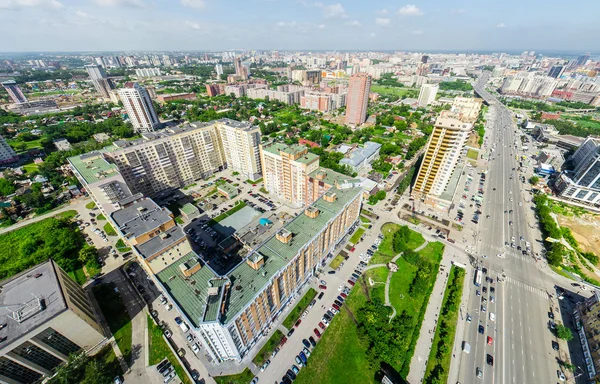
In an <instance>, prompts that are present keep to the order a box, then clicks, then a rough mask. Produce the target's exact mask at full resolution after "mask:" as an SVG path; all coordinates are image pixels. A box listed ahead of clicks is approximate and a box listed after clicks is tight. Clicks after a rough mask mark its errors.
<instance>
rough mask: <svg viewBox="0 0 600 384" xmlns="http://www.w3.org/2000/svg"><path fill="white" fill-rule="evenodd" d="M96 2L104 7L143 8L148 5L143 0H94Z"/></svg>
mask: <svg viewBox="0 0 600 384" xmlns="http://www.w3.org/2000/svg"><path fill="white" fill-rule="evenodd" d="M94 3H96V4H97V5H101V6H103V7H119V6H126V7H138V8H142V7H145V6H146V3H144V1H143V0H94Z"/></svg>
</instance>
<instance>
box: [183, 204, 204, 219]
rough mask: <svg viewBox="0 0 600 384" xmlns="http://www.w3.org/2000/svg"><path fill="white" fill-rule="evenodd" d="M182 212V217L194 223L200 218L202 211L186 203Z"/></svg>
mask: <svg viewBox="0 0 600 384" xmlns="http://www.w3.org/2000/svg"><path fill="white" fill-rule="evenodd" d="M180 211H181V216H182V217H183V218H184V219H186V220H187V221H192V220H193V219H197V218H199V217H200V210H199V209H198V207H196V206H195V205H194V204H192V203H185V204H184V205H183V207H181V209H180Z"/></svg>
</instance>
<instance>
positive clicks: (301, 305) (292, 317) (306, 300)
mask: <svg viewBox="0 0 600 384" xmlns="http://www.w3.org/2000/svg"><path fill="white" fill-rule="evenodd" d="M315 296H317V291H315V290H314V289H313V288H309V290H308V291H307V292H306V293H305V294H304V296H302V298H301V299H300V301H298V303H297V304H296V306H295V307H294V309H292V311H291V312H290V314H289V315H288V316H287V317H286V318H285V320H283V326H284V327H286V328H288V329H290V328H291V327H293V326H294V323H296V320H298V319H299V318H300V316H301V315H302V313H303V312H304V311H306V308H308V304H310V302H311V301H312V300H313V299H314V298H315Z"/></svg>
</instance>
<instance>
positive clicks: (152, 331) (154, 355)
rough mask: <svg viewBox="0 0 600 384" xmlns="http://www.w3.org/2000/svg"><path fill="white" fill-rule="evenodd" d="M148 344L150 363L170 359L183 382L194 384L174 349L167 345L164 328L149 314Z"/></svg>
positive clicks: (153, 363) (154, 363)
mask: <svg viewBox="0 0 600 384" xmlns="http://www.w3.org/2000/svg"><path fill="white" fill-rule="evenodd" d="M148 344H149V348H148V350H149V351H150V353H149V358H148V360H149V364H150V365H156V364H158V363H160V362H161V361H162V360H163V359H164V358H167V359H169V362H170V363H171V364H173V368H175V372H177V376H178V377H179V379H181V381H182V382H183V383H186V384H192V381H191V380H190V379H189V377H188V376H187V374H186V373H185V369H184V368H183V367H182V366H181V364H179V361H178V360H177V359H176V358H175V355H174V354H173V351H171V348H169V346H168V345H167V342H166V341H165V339H164V338H163V330H162V329H161V328H160V327H159V326H158V325H157V324H156V323H155V322H154V320H153V319H152V317H150V316H148Z"/></svg>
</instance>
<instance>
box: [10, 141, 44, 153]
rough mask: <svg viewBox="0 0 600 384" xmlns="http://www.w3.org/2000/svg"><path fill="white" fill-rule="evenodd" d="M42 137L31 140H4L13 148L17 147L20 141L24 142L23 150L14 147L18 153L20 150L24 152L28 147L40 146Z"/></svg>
mask: <svg viewBox="0 0 600 384" xmlns="http://www.w3.org/2000/svg"><path fill="white" fill-rule="evenodd" d="M41 141H42V139H37V140H32V141H20V140H6V142H7V143H8V144H9V145H10V146H11V147H13V148H15V147H16V148H18V146H19V145H20V144H21V143H24V144H25V150H24V151H20V149H19V150H18V151H17V150H16V149H15V152H17V153H20V152H25V151H28V150H30V149H34V148H40V149H41V148H42V143H41Z"/></svg>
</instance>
